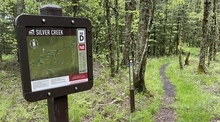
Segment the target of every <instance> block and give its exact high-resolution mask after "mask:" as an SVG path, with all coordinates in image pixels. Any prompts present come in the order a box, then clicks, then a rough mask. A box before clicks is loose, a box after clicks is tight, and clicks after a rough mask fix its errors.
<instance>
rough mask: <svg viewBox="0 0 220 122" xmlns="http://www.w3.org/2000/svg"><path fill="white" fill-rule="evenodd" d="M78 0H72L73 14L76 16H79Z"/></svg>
mask: <svg viewBox="0 0 220 122" xmlns="http://www.w3.org/2000/svg"><path fill="white" fill-rule="evenodd" d="M77 2H78V0H72V4H73V16H74V17H76V16H77V11H78V4H77Z"/></svg>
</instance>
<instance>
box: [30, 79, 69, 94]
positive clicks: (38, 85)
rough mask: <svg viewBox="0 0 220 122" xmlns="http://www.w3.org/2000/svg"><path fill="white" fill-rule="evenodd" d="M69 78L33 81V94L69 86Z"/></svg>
mask: <svg viewBox="0 0 220 122" xmlns="http://www.w3.org/2000/svg"><path fill="white" fill-rule="evenodd" d="M69 84H70V82H69V76H63V77H56V78H50V79H42V80H35V81H31V89H32V91H33V92H35V91H40V90H45V89H51V88H56V87H61V86H67V85H69Z"/></svg>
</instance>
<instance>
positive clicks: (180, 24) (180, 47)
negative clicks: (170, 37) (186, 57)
mask: <svg viewBox="0 0 220 122" xmlns="http://www.w3.org/2000/svg"><path fill="white" fill-rule="evenodd" d="M181 11H182V12H181V15H182V17H181V20H180V22H179V27H178V33H179V34H178V43H179V44H178V49H179V65H180V69H183V62H182V35H183V21H184V19H183V18H184V8H182V10H181Z"/></svg>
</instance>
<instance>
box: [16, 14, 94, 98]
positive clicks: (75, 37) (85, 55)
mask: <svg viewBox="0 0 220 122" xmlns="http://www.w3.org/2000/svg"><path fill="white" fill-rule="evenodd" d="M24 19H26V21H25V22H23V21H22V20H24ZM42 19H44V20H46V22H47V23H44V22H42ZM72 20H74V22H75V23H74V25H73V24H71V21H72ZM48 21H49V22H48ZM82 21H84V23H82ZM57 22H58V23H57ZM77 22H78V24H77ZM16 26H17V38H18V44H19V55H20V56H19V57H20V65H21V76H22V86H23V93H24V97H25V99H26V100H28V101H37V100H41V99H47V98H48V97H58V96H62V95H66V94H70V93H74V92H80V91H84V90H88V89H90V88H91V87H92V85H93V80H92V79H93V76H92V51H91V48H92V46H91V24H90V22H89V21H88V19H85V18H70V17H53V16H36V15H34V16H33V15H21V16H19V17H18V18H17V19H16Z"/></svg>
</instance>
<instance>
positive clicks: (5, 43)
mask: <svg viewBox="0 0 220 122" xmlns="http://www.w3.org/2000/svg"><path fill="white" fill-rule="evenodd" d="M49 3H50V4H56V5H59V6H61V7H62V11H63V16H70V17H87V18H89V19H90V20H91V22H92V27H93V29H92V33H93V40H92V41H93V54H94V60H99V59H101V61H102V62H103V63H104V64H105V65H108V66H109V67H110V68H111V76H112V77H114V76H115V74H117V73H118V72H119V70H120V68H123V67H124V66H126V65H127V64H128V61H129V59H130V58H133V59H134V62H135V73H134V74H135V75H134V80H135V88H136V89H137V90H138V91H140V92H143V91H144V92H146V91H147V90H146V87H145V85H144V77H145V67H146V64H147V60H146V59H147V58H148V57H161V56H170V55H178V57H179V65H180V69H182V68H183V65H187V64H188V63H187V59H186V60H185V64H184V63H183V61H184V58H183V57H182V54H188V57H189V56H190V52H186V51H184V49H182V46H183V45H186V46H190V47H198V48H200V55H199V58H198V60H199V64H198V73H207V72H208V71H207V67H206V64H208V65H209V64H210V63H211V61H212V60H215V55H216V53H217V51H218V48H219V46H220V41H219V26H218V25H219V23H218V18H219V15H218V14H217V13H218V12H219V8H218V5H219V3H218V1H217V0H202V1H201V0H140V1H137V0H69V1H68V0H7V1H5V0H1V1H0V26H1V28H0V61H2V55H3V54H6V55H7V54H15V55H16V53H17V41H16V35H15V18H16V17H17V16H18V15H20V14H35V15H39V10H40V7H41V6H43V5H45V4H49Z"/></svg>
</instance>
